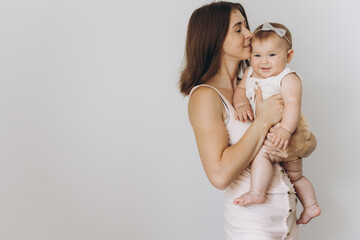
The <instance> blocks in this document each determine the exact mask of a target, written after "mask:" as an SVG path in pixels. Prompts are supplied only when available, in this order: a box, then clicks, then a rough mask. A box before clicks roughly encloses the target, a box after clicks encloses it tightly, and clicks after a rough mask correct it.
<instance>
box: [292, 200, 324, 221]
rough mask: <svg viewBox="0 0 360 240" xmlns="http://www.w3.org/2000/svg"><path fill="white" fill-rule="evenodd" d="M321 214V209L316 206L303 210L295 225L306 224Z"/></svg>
mask: <svg viewBox="0 0 360 240" xmlns="http://www.w3.org/2000/svg"><path fill="white" fill-rule="evenodd" d="M320 213H321V209H320V207H319V205H318V204H315V205H314V206H311V207H308V208H305V209H304V211H303V212H302V213H301V215H300V218H299V220H297V222H296V223H297V224H307V223H308V222H309V221H310V220H311V219H313V218H314V217H317V216H319V215H320Z"/></svg>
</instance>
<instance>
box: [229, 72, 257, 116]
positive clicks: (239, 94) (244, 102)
mask: <svg viewBox="0 0 360 240" xmlns="http://www.w3.org/2000/svg"><path fill="white" fill-rule="evenodd" d="M247 72H248V69H246V70H245V72H244V77H243V78H242V79H241V81H240V83H239V84H238V86H237V87H236V89H235V93H234V98H233V104H234V108H235V110H236V116H235V118H236V120H240V121H241V122H248V120H250V121H253V120H254V115H253V112H252V109H251V106H250V103H249V100H248V99H247V97H246V76H247Z"/></svg>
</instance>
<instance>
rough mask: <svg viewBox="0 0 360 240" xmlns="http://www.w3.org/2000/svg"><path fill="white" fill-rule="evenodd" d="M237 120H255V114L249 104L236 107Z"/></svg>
mask: <svg viewBox="0 0 360 240" xmlns="http://www.w3.org/2000/svg"><path fill="white" fill-rule="evenodd" d="M235 118H236V120H240V121H241V122H249V121H250V122H252V121H253V120H254V115H253V112H252V109H251V106H250V105H249V104H245V105H242V106H240V107H237V108H236V114H235Z"/></svg>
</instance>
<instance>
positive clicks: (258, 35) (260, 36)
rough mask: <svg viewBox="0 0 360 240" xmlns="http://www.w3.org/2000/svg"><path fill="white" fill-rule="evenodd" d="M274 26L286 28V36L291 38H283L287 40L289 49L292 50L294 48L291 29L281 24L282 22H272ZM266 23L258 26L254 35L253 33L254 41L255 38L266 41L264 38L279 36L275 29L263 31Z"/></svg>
mask: <svg viewBox="0 0 360 240" xmlns="http://www.w3.org/2000/svg"><path fill="white" fill-rule="evenodd" d="M270 24H271V25H272V26H273V27H274V28H281V29H284V30H286V34H285V37H286V38H287V39H288V40H289V41H286V39H285V38H283V40H284V41H285V42H286V44H287V46H288V47H289V48H288V50H290V49H291V48H292V37H291V32H290V31H289V29H288V28H287V27H285V26H284V25H282V24H280V23H270ZM263 25H264V24H261V25H260V26H258V27H257V28H256V29H255V31H254V35H253V41H254V40H260V41H264V40H268V39H269V38H270V37H273V36H278V37H279V35H277V34H276V33H275V32H274V31H263V30H261V29H262V27H263Z"/></svg>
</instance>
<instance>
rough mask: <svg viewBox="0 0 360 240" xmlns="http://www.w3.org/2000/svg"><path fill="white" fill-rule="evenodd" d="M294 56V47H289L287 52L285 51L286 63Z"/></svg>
mask: <svg viewBox="0 0 360 240" xmlns="http://www.w3.org/2000/svg"><path fill="white" fill-rule="evenodd" d="M293 56H294V49H290V50H289V51H288V52H287V63H290V62H291V59H292V58H293Z"/></svg>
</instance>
